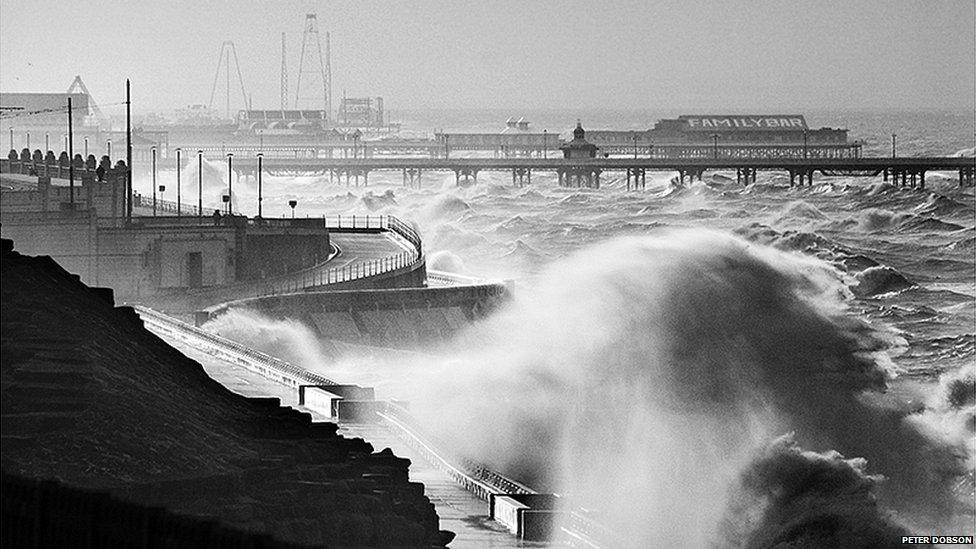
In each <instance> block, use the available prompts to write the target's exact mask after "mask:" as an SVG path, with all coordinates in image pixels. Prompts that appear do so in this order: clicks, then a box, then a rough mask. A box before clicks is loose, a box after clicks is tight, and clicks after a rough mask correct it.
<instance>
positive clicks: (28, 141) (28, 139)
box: [27, 132, 30, 149]
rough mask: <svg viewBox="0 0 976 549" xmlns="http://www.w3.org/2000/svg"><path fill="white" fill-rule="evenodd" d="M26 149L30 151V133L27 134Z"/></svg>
mask: <svg viewBox="0 0 976 549" xmlns="http://www.w3.org/2000/svg"><path fill="white" fill-rule="evenodd" d="M27 148H28V149H30V132H27Z"/></svg>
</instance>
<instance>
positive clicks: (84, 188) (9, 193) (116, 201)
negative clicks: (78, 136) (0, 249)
mask: <svg viewBox="0 0 976 549" xmlns="http://www.w3.org/2000/svg"><path fill="white" fill-rule="evenodd" d="M0 180H2V181H3V184H4V187H5V188H4V189H3V190H2V191H0V213H8V212H57V211H60V210H64V209H67V207H68V206H67V205H68V204H70V203H71V187H70V182H69V181H68V180H67V179H58V178H51V177H49V176H46V175H40V176H30V175H23V174H7V173H5V174H3V175H2V176H0ZM124 200H125V175H124V173H122V172H121V170H109V171H108V172H106V174H105V180H104V181H98V180H97V179H96V177H95V174H94V173H93V172H91V171H86V170H84V169H80V168H79V169H78V170H76V174H75V189H74V201H75V209H76V210H95V211H96V212H97V215H98V216H99V217H109V218H118V217H122V216H123V215H124V214H125V202H124Z"/></svg>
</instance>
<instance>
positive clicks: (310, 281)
mask: <svg viewBox="0 0 976 549" xmlns="http://www.w3.org/2000/svg"><path fill="white" fill-rule="evenodd" d="M231 219H235V218H231ZM244 219H246V218H244ZM246 223H247V224H248V225H255V226H268V227H279V228H280V227H292V228H314V227H315V226H316V225H318V226H320V227H323V226H324V227H325V228H327V229H328V230H330V231H336V232H338V231H353V232H355V231H390V232H392V233H394V234H396V235H398V236H399V237H401V238H403V239H404V240H406V241H407V242H408V243H409V244H410V245H411V247H412V248H413V249H412V250H410V251H403V252H401V253H398V254H394V255H390V256H386V257H381V258H376V259H371V260H367V261H359V262H356V263H350V264H348V265H344V266H342V267H332V268H329V267H328V265H329V263H328V261H326V262H323V263H320V264H318V265H313V266H311V267H307V268H305V269H302V270H300V271H296V272H293V273H288V274H283V275H279V276H276V277H272V278H267V279H264V280H257V281H246V282H240V283H237V284H231V285H225V286H219V287H216V288H201V289H199V290H192V291H191V292H190V293H191V295H209V296H212V297H213V298H215V299H217V300H220V301H232V300H237V299H246V298H253V297H265V296H274V295H282V294H291V293H297V292H302V291H306V290H309V289H314V288H322V287H325V286H329V285H336V284H345V283H349V282H354V281H357V280H362V279H365V278H369V277H373V276H378V275H382V274H388V273H394V272H396V271H399V270H401V269H407V268H413V267H416V266H417V265H418V264H419V263H422V262H423V259H424V255H423V248H422V247H421V240H420V235H419V234H417V232H416V231H415V230H414V229H413V228H411V227H410V226H409V225H407V224H406V223H404V222H403V221H400V220H399V219H397V218H396V217H394V216H391V215H378V216H371V215H363V216H356V215H352V216H350V215H347V216H341V215H339V216H334V217H332V216H324V217H321V218H298V219H254V218H250V219H246Z"/></svg>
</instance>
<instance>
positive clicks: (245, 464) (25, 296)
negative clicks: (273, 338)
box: [0, 240, 452, 547]
mask: <svg viewBox="0 0 976 549" xmlns="http://www.w3.org/2000/svg"><path fill="white" fill-rule="evenodd" d="M0 265H2V269H0V281H2V282H0V288H2V292H0V293H2V332H0V334H2V335H0V355H2V367H0V389H2V393H3V400H2V405H0V427H2V443H3V444H2V450H0V464H2V468H3V473H4V481H3V483H4V488H3V499H4V506H3V509H4V517H3V521H4V529H5V532H4V536H5V538H6V536H7V534H8V533H10V532H12V530H9V529H8V525H10V524H13V523H15V522H16V523H21V522H22V521H23V520H29V519H34V520H35V524H41V518H43V519H44V521H46V522H44V524H48V523H50V524H59V525H60V528H61V530H60V532H61V534H59V535H64V532H65V529H68V532H69V533H70V532H76V534H77V535H78V536H83V537H88V538H90V539H101V538H99V536H102V535H105V532H107V531H111V532H114V533H115V534H118V535H123V534H124V535H125V536H129V537H128V538H125V539H135V540H140V539H143V538H148V537H156V536H162V537H167V536H169V537H170V538H171V539H177V538H175V537H172V536H177V535H179V531H180V530H186V531H190V530H192V531H194V532H198V531H199V530H200V529H203V530H207V531H209V530H208V528H209V527H206V526H199V525H198V526H194V527H193V528H196V530H193V529H192V528H190V527H184V526H185V525H186V524H191V523H192V524H198V523H196V522H194V521H195V520H200V521H203V522H204V523H206V524H213V525H214V526H213V528H210V529H217V528H219V529H223V531H225V532H236V533H242V534H241V535H245V536H246V535H253V536H256V537H255V540H257V541H254V542H253V543H252V542H248V543H247V544H244V543H236V544H237V545H240V546H270V545H262V544H261V542H260V540H265V541H266V542H268V540H269V539H270V540H273V542H274V543H278V544H297V545H302V546H387V547H430V546H441V545H444V544H446V542H447V541H449V540H450V538H451V537H452V535H451V534H450V533H448V532H442V531H439V529H438V517H437V515H436V513H435V511H434V508H433V505H432V504H431V503H430V501H429V500H428V499H427V497H426V496H424V489H423V485H422V484H419V483H414V482H410V481H409V480H408V478H407V472H408V466H409V460H405V459H400V458H397V457H396V456H394V455H393V454H392V453H391V452H389V451H388V450H386V451H383V452H375V451H374V448H373V447H372V446H371V445H369V444H368V443H366V442H364V441H363V440H361V439H345V438H343V437H340V436H338V435H337V434H336V426H335V425H334V424H330V423H312V422H311V419H310V416H309V415H307V414H304V413H301V412H298V411H295V410H292V409H289V408H282V407H280V405H279V404H280V403H279V402H278V400H277V399H249V398H245V397H242V396H239V395H236V394H234V393H232V392H230V391H229V390H227V389H225V388H224V387H223V386H222V385H220V384H219V383H217V382H216V381H214V380H212V379H211V378H210V377H208V376H207V374H206V373H205V372H204V370H203V368H202V367H201V366H200V365H199V364H197V363H196V362H194V361H192V360H190V359H188V358H186V357H184V356H183V355H182V354H180V353H179V352H178V351H176V350H175V349H173V348H172V347H169V346H168V345H167V344H166V343H164V342H163V341H162V340H160V339H159V338H158V337H156V336H155V335H153V334H151V333H150V332H148V331H146V330H145V329H144V328H143V325H142V321H141V320H140V319H139V317H138V316H137V315H136V314H135V312H134V311H133V310H132V309H131V308H128V307H115V306H114V303H113V299H112V293H111V291H109V290H100V289H92V288H88V287H87V286H85V285H84V284H82V283H81V282H80V281H79V280H78V278H77V277H76V276H74V275H71V274H69V273H68V272H66V271H65V270H63V269H62V268H61V267H60V266H58V265H57V264H56V263H55V262H54V261H53V260H51V259H50V258H46V257H28V256H24V255H21V254H19V253H17V252H15V251H13V245H12V243H11V241H9V240H4V241H3V246H2V262H0ZM38 480H44V481H52V482H50V483H41V484H38V483H37V481H38ZM8 484H9V486H8ZM8 488H11V489H8ZM13 488H16V489H13ZM39 494H40V495H39ZM17 498H19V499H17ZM92 498H95V499H97V500H98V501H101V502H102V503H101V504H94V503H92ZM69 499H70V500H71V501H75V500H79V501H83V502H86V503H83V504H78V505H66V504H65V503H64V502H65V501H66V500H69ZM105 502H111V505H115V506H119V508H124V509H128V512H118V513H102V512H91V513H89V514H87V515H86V514H84V513H81V512H72V511H69V509H81V508H92V506H93V505H94V506H95V508H97V507H98V505H108V503H105ZM86 505H87V506H88V507H85V506H86ZM127 506H128V507H127ZM143 508H157V510H156V511H153V513H155V514H154V515H152V516H156V517H157V518H158V517H160V516H163V515H166V513H170V514H175V515H179V516H180V517H181V519H186V520H187V521H189V522H186V523H181V522H179V521H178V520H172V521H170V522H166V520H162V519H159V520H148V519H146V520H129V519H131V518H132V517H133V516H142V515H138V513H139V512H140V511H139V509H143ZM14 513H16V514H14ZM8 514H10V516H8ZM146 516H148V515H146ZM166 516H169V515H166ZM39 517H40V518H39ZM127 517H128V518H127ZM60 519H64V520H60ZM72 519H73V520H72ZM207 521H210V522H209V523H208V522H207ZM167 524H169V525H170V526H166V525H167ZM180 524H183V525H184V526H180ZM72 525H74V526H72ZM160 525H162V526H160ZM71 528H75V529H76V530H71ZM159 528H162V529H163V530H159ZM167 528H168V530H167ZM120 532H121V533H120ZM236 533H235V534H233V535H237V534H236ZM11 535H12V534H11ZM17 535H18V536H20V537H19V538H18V540H19V542H20V543H39V544H40V545H45V544H46V543H47V542H46V541H45V540H47V541H53V540H48V538H45V537H44V536H50V535H53V530H51V529H42V528H34V529H33V530H31V529H21V530H18V532H17ZM200 535H203V534H200ZM227 535H231V534H227ZM113 539H114V538H113ZM180 539H182V540H183V541H182V543H180V545H181V546H199V545H205V544H206V543H207V542H205V541H200V540H202V539H204V538H199V537H198V538H193V539H194V540H197V541H193V540H188V539H187V538H185V537H184V538H180ZM222 539H238V538H222ZM268 543H270V542H268ZM279 546H283V545H279Z"/></svg>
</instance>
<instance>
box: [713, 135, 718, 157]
mask: <svg viewBox="0 0 976 549" xmlns="http://www.w3.org/2000/svg"><path fill="white" fill-rule="evenodd" d="M712 141H713V143H714V145H713V147H714V149H713V155H714V156H715V158H716V159H718V134H717V133H713V134H712Z"/></svg>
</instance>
